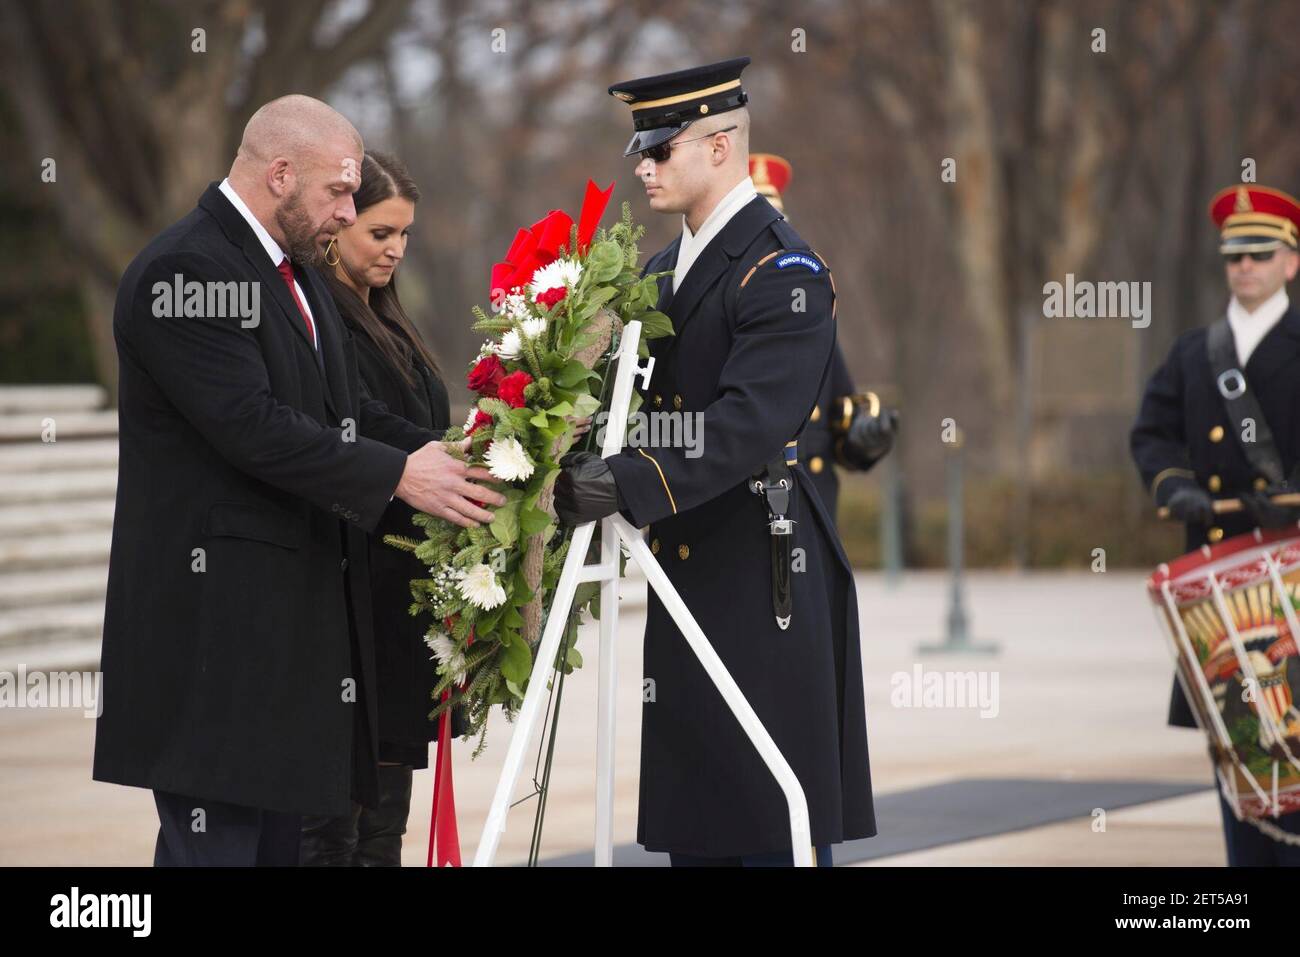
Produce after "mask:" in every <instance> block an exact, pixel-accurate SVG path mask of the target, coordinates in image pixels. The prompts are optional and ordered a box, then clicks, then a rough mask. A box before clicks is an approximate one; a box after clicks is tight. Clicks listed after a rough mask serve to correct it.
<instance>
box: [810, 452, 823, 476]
mask: <svg viewBox="0 0 1300 957" xmlns="http://www.w3.org/2000/svg"><path fill="white" fill-rule="evenodd" d="M825 467H826V463H825V462H823V461H822V457H821V456H820V455H814V456H813V457H812V458H810V459H809V460H808V468H810V469H812V473H813V475H819V474H820V473H821V470H822V469H824V468H825Z"/></svg>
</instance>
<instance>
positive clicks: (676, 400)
mask: <svg viewBox="0 0 1300 957" xmlns="http://www.w3.org/2000/svg"><path fill="white" fill-rule="evenodd" d="M681 407H682V397H681V396H680V395H675V396H673V408H674V409H680V408H681Z"/></svg>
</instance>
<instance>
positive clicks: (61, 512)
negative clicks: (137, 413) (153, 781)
mask: <svg viewBox="0 0 1300 957" xmlns="http://www.w3.org/2000/svg"><path fill="white" fill-rule="evenodd" d="M106 401H107V393H106V392H105V390H104V389H103V388H101V387H100V386H98V385H31V386H5V387H0V661H3V662H26V663H34V664H35V665H36V666H37V667H43V668H61V667H85V666H94V664H95V663H97V661H98V659H99V642H100V634H101V630H102V628H103V623H104V592H105V590H106V588H107V584H108V551H109V543H110V541H111V538H112V528H113V507H114V496H115V494H116V491H117V463H118V448H117V412H116V410H113V409H106V408H105V407H104V406H105V403H106ZM47 419H49V420H53V431H54V435H53V437H54V439H55V441H53V442H46V441H43V439H44V438H46V437H47V436H46V431H47V428H46V426H47V423H46V421H45V420H47ZM0 670H12V668H11V667H7V668H0Z"/></svg>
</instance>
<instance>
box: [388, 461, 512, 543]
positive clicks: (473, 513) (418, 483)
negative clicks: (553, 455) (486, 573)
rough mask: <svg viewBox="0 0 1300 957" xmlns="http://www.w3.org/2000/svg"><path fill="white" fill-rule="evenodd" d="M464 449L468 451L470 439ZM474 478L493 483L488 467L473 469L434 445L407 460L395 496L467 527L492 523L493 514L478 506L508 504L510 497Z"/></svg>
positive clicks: (416, 507)
mask: <svg viewBox="0 0 1300 957" xmlns="http://www.w3.org/2000/svg"><path fill="white" fill-rule="evenodd" d="M460 448H461V450H462V451H468V449H469V439H465V440H464V441H463V442H462V443H461V445H460ZM472 479H482V480H487V481H491V480H492V473H491V472H489V471H488V470H487V469H484V468H470V467H469V465H467V464H466V463H465V462H462V461H461V460H460V459H458V458H456V457H455V456H452V455H450V454H448V452H447V450H446V448H444V446H443V444H442V443H441V442H430V443H429V444H428V445H426V446H425V447H424V448H422V449H419V450H418V451H415V452H412V453H411V454H410V455H408V456H407V457H406V468H405V469H404V470H403V472H402V478H401V480H400V481H399V482H398V483H397V491H396V492H395V493H394V494H395V495H396V496H397V497H398V498H400V499H401V500H402V501H403V502H405V503H406V504H407V505H409V506H411V507H412V508H414V509H419V510H420V511H421V512H428V513H429V514H430V515H433V516H435V517H437V518H445V519H446V520H447V521H449V522H454V523H455V524H457V525H460V526H462V527H463V528H473V527H474V526H476V525H479V524H482V523H486V522H491V521H492V513H491V512H489V511H487V510H486V509H484V508H480V507H479V506H478V505H476V504H475V503H476V502H479V503H482V504H484V505H504V504H505V501H506V498H505V496H504V495H502V494H501V493H500V492H494V491H493V490H492V489H490V488H487V487H486V486H484V485H477V484H475V483H474V482H473V481H471V480H472Z"/></svg>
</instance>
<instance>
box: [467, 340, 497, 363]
mask: <svg viewBox="0 0 1300 957" xmlns="http://www.w3.org/2000/svg"><path fill="white" fill-rule="evenodd" d="M496 351H497V344H496V343H495V342H493V341H492V340H491V339H484V340H483V345H481V346H479V350H478V357H479V359H482V358H483V357H484V356H490V355H492V354H493V353H495V352H496ZM475 361H477V360H475ZM473 364H474V363H470V365H473Z"/></svg>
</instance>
